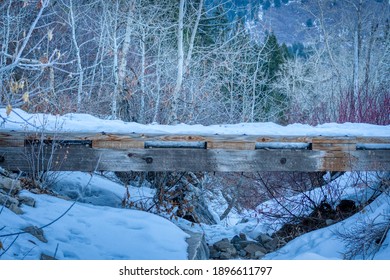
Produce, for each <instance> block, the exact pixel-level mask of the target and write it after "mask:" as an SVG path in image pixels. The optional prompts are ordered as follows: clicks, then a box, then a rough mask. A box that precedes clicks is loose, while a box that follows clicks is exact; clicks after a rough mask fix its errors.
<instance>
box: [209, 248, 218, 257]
mask: <svg viewBox="0 0 390 280" xmlns="http://www.w3.org/2000/svg"><path fill="white" fill-rule="evenodd" d="M209 253H210V259H219V257H220V256H221V252H220V251H218V250H217V249H215V248H214V246H209Z"/></svg>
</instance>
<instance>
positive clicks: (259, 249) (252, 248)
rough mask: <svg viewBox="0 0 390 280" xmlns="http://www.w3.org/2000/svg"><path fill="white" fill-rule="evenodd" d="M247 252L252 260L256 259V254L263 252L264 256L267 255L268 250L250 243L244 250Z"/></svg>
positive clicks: (257, 244)
mask: <svg viewBox="0 0 390 280" xmlns="http://www.w3.org/2000/svg"><path fill="white" fill-rule="evenodd" d="M244 250H245V252H247V253H248V254H249V255H250V256H251V258H254V257H255V253H256V252H261V253H263V254H266V253H267V249H265V248H264V247H263V246H261V245H260V244H259V243H255V242H253V243H250V244H249V245H247V246H246V247H245V248H244Z"/></svg>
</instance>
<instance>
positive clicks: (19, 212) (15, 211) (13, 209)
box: [8, 204, 23, 215]
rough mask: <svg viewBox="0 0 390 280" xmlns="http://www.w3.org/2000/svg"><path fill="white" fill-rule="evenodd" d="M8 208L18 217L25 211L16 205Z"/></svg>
mask: <svg viewBox="0 0 390 280" xmlns="http://www.w3.org/2000/svg"><path fill="white" fill-rule="evenodd" d="M8 208H9V210H11V211H12V212H14V213H15V214H17V215H21V214H23V210H22V209H20V208H19V207H18V206H17V205H16V204H11V205H10V206H9V207H8Z"/></svg>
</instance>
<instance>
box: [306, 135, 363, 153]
mask: <svg viewBox="0 0 390 280" xmlns="http://www.w3.org/2000/svg"><path fill="white" fill-rule="evenodd" d="M312 150H314V151H354V150H356V138H355V137H318V138H313V139H312Z"/></svg>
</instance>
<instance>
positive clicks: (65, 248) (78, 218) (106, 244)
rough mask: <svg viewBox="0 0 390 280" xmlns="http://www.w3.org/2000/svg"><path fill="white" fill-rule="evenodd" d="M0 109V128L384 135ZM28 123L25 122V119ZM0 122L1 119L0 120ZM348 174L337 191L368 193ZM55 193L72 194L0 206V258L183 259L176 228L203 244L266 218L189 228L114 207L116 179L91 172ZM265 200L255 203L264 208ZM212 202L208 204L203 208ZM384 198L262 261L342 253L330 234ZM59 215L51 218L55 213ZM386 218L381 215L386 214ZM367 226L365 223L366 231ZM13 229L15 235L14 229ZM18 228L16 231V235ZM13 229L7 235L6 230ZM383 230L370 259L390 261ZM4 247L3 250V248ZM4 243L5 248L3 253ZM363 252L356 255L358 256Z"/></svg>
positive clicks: (386, 132) (381, 208)
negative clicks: (14, 208)
mask: <svg viewBox="0 0 390 280" xmlns="http://www.w3.org/2000/svg"><path fill="white" fill-rule="evenodd" d="M0 115H1V117H2V119H3V121H4V120H5V122H3V123H2V124H1V126H0V130H12V129H14V130H34V129H37V128H36V127H34V126H40V127H41V128H42V127H44V128H45V129H48V130H58V129H60V130H62V131H81V130H82V131H106V132H117V133H125V132H126V133H130V132H142V133H162V132H163V133H196V134H210V133H212V134H214V133H220V134H248V135H249V134H258V133H257V132H258V131H261V134H270V135H271V134H272V135H318V134H321V135H356V136H359V135H360V136H390V126H376V125H369V124H351V123H348V124H324V125H320V126H317V127H310V126H307V125H301V124H295V125H290V126H285V127H283V126H279V125H276V124H273V123H265V124H237V125H215V126H209V127H205V126H201V125H191V126H190V125H184V124H181V125H177V126H163V125H158V124H151V125H140V124H136V123H124V122H122V121H112V120H100V119H97V118H95V117H92V116H89V115H77V114H69V115H65V116H62V117H55V116H47V115H29V114H27V113H25V112H23V111H21V110H16V111H15V112H12V113H11V114H10V115H9V116H8V117H7V116H6V113H5V111H4V110H0ZM26 121H28V123H29V124H26ZM0 122H1V119H0ZM351 176H352V175H351V174H350V173H346V174H345V175H343V176H342V177H340V178H339V181H338V182H337V184H338V186H341V188H342V190H343V194H342V197H344V198H350V199H351V198H356V199H357V200H359V199H360V198H361V196H362V195H368V194H367V191H369V190H368V189H364V188H360V189H359V188H358V189H357V188H356V187H354V186H352V185H350V184H351V182H353V180H351V179H350V178H351ZM55 191H56V192H57V193H59V194H62V195H66V196H68V197H70V198H72V199H77V202H76V203H75V204H73V200H65V199H62V198H59V197H54V196H49V195H46V194H33V193H31V192H29V191H27V190H24V191H23V192H22V194H23V195H25V196H30V197H32V198H34V199H35V201H36V207H29V206H26V205H23V206H22V210H23V212H24V213H23V214H21V215H16V214H14V213H13V212H11V211H10V210H9V209H7V208H5V207H0V241H1V244H2V247H3V249H1V248H0V259H38V258H39V257H40V255H41V253H44V254H46V255H50V256H53V255H55V256H56V258H59V259H93V260H95V259H107V260H108V259H186V258H187V243H186V238H187V237H188V235H187V234H186V233H185V232H184V231H183V230H182V229H190V230H192V231H202V232H205V235H206V239H207V241H208V242H210V243H213V242H216V241H218V240H221V239H222V238H224V237H227V238H232V237H233V236H234V235H236V234H239V233H241V232H243V233H245V234H247V236H248V237H250V238H251V237H252V238H254V237H255V236H257V235H258V234H260V233H262V232H269V231H270V227H269V221H268V220H267V219H265V218H264V219H262V217H261V216H259V215H258V213H257V212H256V211H253V212H248V213H246V214H245V218H246V220H247V221H246V222H243V223H239V222H237V221H239V220H241V218H242V217H240V216H239V215H238V214H235V212H232V214H231V215H230V216H229V217H228V218H227V220H224V221H221V222H220V223H219V224H217V225H195V226H192V225H191V224H190V223H188V222H186V221H185V220H180V219H179V220H177V221H176V220H174V221H170V220H169V219H166V218H164V217H160V216H157V215H154V214H150V213H146V212H141V211H137V210H131V209H124V208H121V202H122V199H123V196H124V194H125V188H124V186H123V185H122V184H120V183H118V182H114V181H113V180H110V179H108V178H107V177H103V176H101V175H98V174H89V173H81V172H63V173H61V174H60V176H59V177H58V178H57V183H56V185H55ZM129 191H130V197H131V199H133V200H139V198H143V199H145V198H146V199H148V198H151V197H152V196H153V193H154V191H153V190H152V189H149V188H147V187H146V186H142V187H138V186H137V187H135V186H133V187H130V188H129ZM272 203H273V202H272V201H268V202H266V203H265V204H263V205H259V207H263V208H264V207H275V206H274V205H273V206H270V205H271V204H272ZM211 208H212V207H211ZM389 215H390V197H389V195H386V194H383V195H381V196H379V197H378V198H377V199H376V200H375V201H374V202H373V203H372V204H370V205H369V206H367V207H366V208H365V209H364V210H363V211H361V212H359V213H357V214H355V215H353V216H352V217H350V218H349V219H347V220H345V221H343V222H340V223H337V224H334V225H331V226H329V227H326V228H323V229H319V230H316V231H313V232H310V233H307V234H305V235H303V236H301V237H298V238H296V239H294V240H292V241H291V242H289V243H288V244H287V245H286V246H284V247H283V248H281V249H280V250H278V251H276V252H273V253H270V254H268V255H266V256H265V259H343V256H344V255H343V253H345V252H346V250H347V249H348V248H347V244H346V243H344V242H343V241H342V240H341V239H340V238H338V235H337V234H336V232H343V231H345V230H348V229H351V228H353V227H354V226H356V225H359V224H364V223H365V224H370V222H374V223H380V222H383V221H385V222H386V221H388V220H389V219H388V217H389ZM59 217H60V219H59V220H58V221H56V222H54V223H52V224H51V222H52V221H55V220H56V219H57V218H59ZM386 219H387V220H386ZM45 225H48V226H46V227H44V229H43V230H44V235H45V238H46V239H47V241H48V242H46V243H45V242H42V241H39V240H38V239H36V238H35V237H33V236H32V235H30V234H25V233H21V231H22V229H23V228H25V227H27V226H36V227H43V226H45ZM369 229H370V228H369V227H368V228H367V230H369ZM14 233H15V234H14ZM18 233H20V234H18ZM12 234H14V235H12ZM389 245H390V235H387V236H386V237H384V240H383V242H382V245H381V246H380V247H378V250H377V251H375V252H374V253H372V252H371V254H370V258H373V259H388V260H389V259H390V246H389ZM8 247H9V249H8ZM5 249H8V250H7V251H5ZM364 257H365V256H362V255H360V256H357V258H364Z"/></svg>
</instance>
